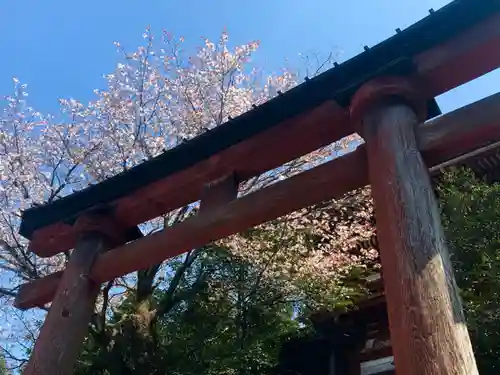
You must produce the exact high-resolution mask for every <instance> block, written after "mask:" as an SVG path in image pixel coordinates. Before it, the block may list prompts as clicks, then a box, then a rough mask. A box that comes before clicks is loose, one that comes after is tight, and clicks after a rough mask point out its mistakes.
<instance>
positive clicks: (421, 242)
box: [351, 78, 478, 375]
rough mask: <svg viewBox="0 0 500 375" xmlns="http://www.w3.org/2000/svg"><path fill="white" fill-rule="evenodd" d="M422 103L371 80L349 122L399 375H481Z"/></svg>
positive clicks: (393, 85) (414, 94)
mask: <svg viewBox="0 0 500 375" xmlns="http://www.w3.org/2000/svg"><path fill="white" fill-rule="evenodd" d="M423 103H424V101H423V100H421V99H420V98H419V91H418V90H416V89H415V88H414V86H412V85H411V84H410V83H408V82H406V81H404V80H402V79H398V78H385V79H377V80H374V81H372V82H370V83H368V84H366V85H365V86H363V87H362V88H361V89H360V90H359V91H358V92H357V93H356V95H355V97H354V98H353V102H352V107H351V115H352V117H353V119H354V120H355V121H356V122H357V123H358V124H359V126H360V128H359V129H360V133H361V134H362V136H363V137H364V139H365V141H366V148H367V157H368V167H369V178H370V183H371V187H372V195H373V198H374V201H375V212H376V221H377V235H378V239H379V244H380V257H381V261H382V269H383V274H384V284H385V293H386V298H387V308H388V315H389V325H390V330H391V339H392V345H393V352H394V357H395V366H396V373H398V374H402V375H444V374H446V375H476V374H478V372H477V368H476V363H475V359H474V355H473V352H472V347H471V343H470V339H469V335H468V332H467V328H466V324H465V321H464V316H463V312H462V306H461V302H460V299H459V295H458V291H457V287H456V284H455V279H454V276H453V270H452V266H451V262H450V259H449V254H448V249H447V247H446V243H445V239H444V235H443V229H442V226H441V222H440V217H439V210H438V204H437V201H436V197H435V195H434V193H433V189H432V186H431V181H430V178H429V173H428V169H427V167H426V165H425V164H424V161H423V159H422V156H421V154H420V152H419V151H418V148H417V143H416V138H415V127H416V126H417V125H418V124H419V122H420V121H422V120H423V119H424V116H423V115H424V114H425V107H424V106H423Z"/></svg>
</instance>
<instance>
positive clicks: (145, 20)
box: [0, 0, 500, 112]
mask: <svg viewBox="0 0 500 375" xmlns="http://www.w3.org/2000/svg"><path fill="white" fill-rule="evenodd" d="M448 2H449V1H448V0H377V1H374V0H349V1H332V0H328V1H327V0H308V1H304V0H303V1H299V0H253V1H248V2H239V3H238V2H234V1H233V2H230V1H228V0H213V1H195V0H191V1H187V0H184V1H173V0H143V1H139V0H125V1H124V0H121V1H119V0H99V1H98V0H86V1H78V2H77V1H67V0H50V1H40V0H16V1H6V0H3V1H2V2H1V6H0V12H1V13H0V14H1V18H0V19H1V22H0V46H1V51H2V58H1V59H0V73H1V74H0V95H5V94H9V93H10V92H11V88H12V77H13V76H16V77H18V78H19V79H20V80H21V81H22V82H23V83H27V84H28V86H29V93H30V98H29V99H30V103H31V104H32V105H33V106H34V107H35V108H36V109H38V110H40V111H42V112H55V111H56V110H57V108H58V103H57V99H58V98H61V97H64V98H68V97H73V98H76V99H79V100H82V101H87V100H89V99H92V95H93V94H92V92H93V90H94V89H95V88H100V87H102V86H103V80H102V78H101V77H102V75H103V74H105V73H109V72H111V71H112V69H113V67H114V65H115V64H116V61H117V59H118V57H119V56H118V54H117V52H116V48H115V47H114V46H113V44H112V43H113V41H120V42H121V43H122V44H123V45H124V46H125V47H126V48H127V49H128V50H131V49H135V47H136V46H138V45H140V44H141V43H142V42H143V40H142V36H141V35H142V31H143V30H144V29H145V28H146V27H147V26H148V25H151V26H152V29H153V30H158V31H159V30H160V29H161V28H164V29H167V30H168V31H170V32H173V33H174V34H176V35H178V36H181V35H182V36H184V37H185V38H186V41H187V43H189V44H191V45H197V44H198V43H199V42H200V37H201V36H206V37H209V38H216V37H217V36H218V35H219V33H220V31H221V30H222V29H223V28H224V27H226V28H227V30H228V31H229V34H230V37H231V39H232V41H233V42H234V43H243V42H247V41H250V40H254V39H259V40H260V41H261V43H262V44H261V48H260V49H259V52H258V54H257V55H256V58H255V62H256V63H257V64H258V65H259V66H260V67H262V68H264V69H266V70H267V71H272V70H277V69H279V68H280V67H281V66H283V65H284V59H285V58H289V59H291V61H292V62H294V61H297V59H298V58H297V55H298V53H300V52H302V53H310V52H319V53H323V54H325V55H326V54H327V53H328V52H329V51H331V50H335V51H337V50H340V51H342V55H341V59H340V60H344V59H347V58H349V57H351V56H354V55H356V54H358V53H360V52H361V51H362V50H363V46H364V45H373V44H376V43H377V42H380V41H382V40H384V39H386V38H387V37H389V36H391V35H392V34H393V33H394V29H395V28H397V27H399V28H405V27H407V26H409V25H411V24H412V23H414V22H415V21H417V20H419V19H420V18H422V17H424V16H426V15H427V12H428V10H429V9H430V8H434V9H438V8H440V7H441V6H443V5H445V4H446V3H448ZM499 78H500V72H495V73H493V74H490V75H488V76H486V77H484V78H483V79H481V80H479V81H476V82H474V83H473V84H470V85H469V86H468V87H467V88H462V89H458V90H455V91H454V92H452V93H449V94H447V95H445V96H444V97H443V98H440V100H439V102H440V105H441V106H442V109H443V110H444V111H449V110H451V109H453V108H456V107H459V106H461V105H463V104H466V103H468V102H471V101H474V100H476V99H478V98H480V97H484V96H486V95H488V94H492V93H494V92H495V91H496V90H497V89H496V87H497V82H500V80H499Z"/></svg>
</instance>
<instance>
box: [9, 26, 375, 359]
mask: <svg viewBox="0 0 500 375" xmlns="http://www.w3.org/2000/svg"><path fill="white" fill-rule="evenodd" d="M143 36H144V45H143V46H141V47H139V48H138V49H136V50H135V51H133V52H129V51H127V49H126V48H125V47H124V46H122V45H121V44H120V43H115V46H116V48H117V49H118V51H119V54H120V59H119V61H120V62H119V63H118V64H117V66H116V69H115V70H114V71H113V72H112V73H111V74H108V75H106V76H105V77H104V78H105V82H106V85H105V87H104V88H103V89H99V90H95V98H94V100H92V101H91V102H89V103H82V102H80V101H78V100H75V99H61V100H60V109H61V110H60V112H59V113H57V114H56V115H44V114H41V113H39V112H37V111H36V110H35V109H33V108H31V107H30V106H29V105H28V102H27V93H26V90H27V88H26V85H24V84H22V83H20V82H19V81H18V80H17V79H14V93H13V94H12V95H10V96H7V97H5V105H4V109H3V112H2V114H1V115H0V116H1V117H0V269H1V276H0V298H1V299H2V302H1V304H2V305H3V306H7V305H9V304H11V302H12V298H13V297H14V296H15V293H16V291H17V288H18V287H19V285H20V284H21V283H24V282H27V281H30V280H33V279H37V278H40V277H43V276H44V275H47V274H50V273H52V272H55V271H57V270H60V269H62V268H63V267H64V265H65V263H66V262H67V259H68V256H69V252H68V253H65V254H61V255H59V256H55V257H52V258H49V259H42V258H38V257H36V256H35V255H34V254H32V253H30V252H29V251H28V250H27V241H26V240H25V239H23V238H22V237H21V236H19V234H18V227H19V224H20V212H21V211H22V210H23V209H26V208H28V207H30V206H32V205H37V204H43V203H45V202H51V201H53V200H56V199H58V198H60V197H62V196H65V195H68V194H71V193H72V192H74V191H78V190H81V189H83V188H84V187H86V186H88V185H89V184H95V183H98V182H99V181H102V180H103V179H106V178H108V177H110V176H113V175H115V174H117V173H120V172H123V171H126V170H128V169H130V168H131V167H133V166H134V165H137V164H139V163H141V162H143V161H145V160H150V159H152V158H154V157H155V156H157V155H159V154H160V153H162V152H163V151H164V150H165V149H170V148H173V147H175V146H176V145H178V144H180V143H182V142H185V141H186V140H188V139H191V138H193V137H196V136H197V135H199V134H201V133H203V132H205V131H207V130H210V129H212V128H214V127H217V126H219V125H220V124H222V123H224V122H225V121H227V119H228V118H230V117H236V116H238V115H239V114H241V113H243V112H245V111H247V110H249V109H251V107H252V105H258V104H261V103H263V102H265V101H267V100H269V99H270V98H272V97H274V96H275V95H277V94H278V93H279V92H284V91H286V90H288V89H290V88H291V87H293V86H295V85H296V84H297V82H298V80H299V77H298V75H297V74H294V73H293V71H291V70H289V69H283V70H282V71H280V72H278V73H276V74H271V75H265V74H264V73H263V71H261V70H259V69H257V68H256V67H255V66H254V64H253V62H252V60H251V58H252V56H253V54H254V53H255V51H256V50H257V49H258V46H259V43H258V42H256V41H255V42H250V43H247V44H244V45H240V46H236V47H233V48H232V47H231V46H230V43H229V40H228V34H227V33H226V32H223V33H222V34H221V36H220V38H219V40H218V41H217V42H215V43H214V42H212V41H210V40H208V39H204V40H203V44H202V46H201V47H200V48H199V49H198V50H197V51H196V53H194V54H189V53H187V52H186V51H185V50H184V47H183V46H184V43H183V42H184V40H183V38H176V37H174V36H173V35H171V34H169V33H167V32H162V33H161V34H160V35H159V37H158V38H156V39H155V38H154V36H153V34H152V32H151V31H150V30H149V29H148V30H146V31H145V33H144V35H143ZM327 66H328V60H327V61H325V62H321V64H320V65H319V67H318V69H317V72H319V71H320V70H321V69H324V68H325V67H327ZM354 139H356V136H355V135H353V136H352V137H349V138H347V139H344V140H342V141H341V142H339V143H338V144H336V145H332V146H330V147H327V148H325V149H322V150H319V151H316V152H314V153H312V154H309V155H306V156H305V157H302V158H299V159H297V160H294V161H292V162H290V163H288V164H286V165H285V166H283V167H280V168H279V170H278V171H272V172H268V173H265V174H263V175H261V176H258V177H255V178H253V179H252V180H250V181H247V182H246V183H245V185H244V186H243V187H242V189H243V191H244V192H248V191H251V190H252V189H257V188H260V187H262V186H265V185H267V184H270V183H272V182H274V181H275V180H276V178H284V177H285V178H286V177H287V176H290V175H292V174H294V173H298V172H300V171H301V170H304V169H307V168H308V167H310V166H311V165H312V164H315V163H318V162H321V160H324V158H325V157H327V156H329V155H330V154H331V153H332V152H334V151H333V150H337V151H338V150H339V149H340V150H342V149H343V148H344V147H345V146H346V145H347V144H349V142H350V141H352V140H354ZM346 199H347V200H348V201H339V202H329V203H328V204H325V205H321V206H318V207H315V208H313V209H310V210H304V211H301V212H299V213H294V214H292V215H289V216H287V217H285V218H281V219H280V220H277V221H275V222H272V223H269V224H266V225H263V226H261V227H259V228H257V229H255V230H251V231H248V232H246V233H243V234H240V235H236V236H233V237H231V238H229V239H226V240H224V241H221V242H220V244H219V245H221V246H224V247H226V248H228V249H230V250H231V251H232V252H233V253H234V254H235V255H236V256H238V257H241V258H242V259H245V260H246V261H250V262H252V263H254V264H255V265H257V266H258V267H260V268H261V270H262V277H260V278H257V279H258V280H259V281H260V280H261V279H264V278H268V279H272V278H279V279H280V280H284V281H285V284H284V285H287V288H288V289H287V292H286V293H289V294H294V295H300V296H302V297H304V296H306V295H308V294H309V295H312V294H314V291H313V289H314V288H316V287H318V285H323V288H330V287H332V285H333V284H335V283H336V282H338V281H339V280H340V278H341V277H342V276H343V275H345V274H346V273H348V272H350V271H352V270H353V269H354V268H363V267H365V268H366V266H367V263H366V259H375V258H376V256H377V255H376V253H375V252H373V251H368V252H366V253H363V254H359V253H356V254H353V253H352V252H350V248H351V247H352V246H351V245H353V246H354V243H352V242H353V241H352V238H351V239H349V238H350V236H351V234H352V233H353V232H355V233H356V236H357V237H356V238H358V237H359V238H368V237H370V236H371V235H372V232H371V222H370V220H371V210H372V208H371V204H370V200H369V198H368V197H367V195H366V194H357V195H353V196H351V197H347V198H346ZM351 201H355V202H356V204H358V205H360V207H361V208H362V210H361V211H360V212H361V213H359V214H358V213H356V214H352V213H351V214H350V215H347V216H348V217H347V216H346V222H347V223H348V224H346V223H337V222H334V219H333V217H334V216H335V215H337V213H338V212H337V211H342V210H343V209H342V206H343V205H344V204H345V203H346V202H348V203H349V202H351ZM342 202H343V203H342ZM366 202H368V203H366ZM351 203H352V202H351ZM196 210H197V207H196V205H190V206H186V207H183V208H180V209H178V210H175V211H174V212H170V213H167V214H166V215H164V216H163V217H160V218H156V219H154V220H152V221H150V222H148V223H145V224H144V225H142V227H141V229H142V230H143V231H144V233H145V234H148V233H151V232H153V231H156V230H160V229H162V228H163V227H164V226H166V225H175V224H176V223H178V222H180V221H182V220H184V219H185V218H186V217H188V216H189V215H192V214H194V213H195V212H196ZM354 242H355V241H354ZM204 254H205V253H204V250H203V249H193V250H191V251H190V252H188V253H187V254H185V255H183V256H182V257H180V258H179V259H176V260H175V261H176V262H178V261H179V260H180V261H181V262H182V264H183V266H181V267H178V266H176V267H172V266H171V263H170V262H165V263H163V264H159V265H156V266H154V267H151V268H150V269H147V270H143V271H139V272H137V273H136V274H134V275H128V276H126V277H123V278H120V279H119V280H114V281H112V282H110V283H108V284H106V285H104V286H103V288H102V289H103V290H102V294H101V297H100V299H99V303H98V308H97V310H96V314H95V317H94V318H95V319H94V320H93V323H92V329H94V330H103V329H105V324H106V319H107V318H108V317H109V314H110V313H112V311H113V308H114V307H116V306H117V304H119V302H120V301H121V300H123V298H124V297H126V296H130V295H131V294H133V295H135V298H136V301H137V302H138V303H140V306H141V309H142V310H141V311H147V313H148V314H149V315H148V316H150V318H151V319H150V322H151V324H153V323H154V322H155V321H156V320H157V319H160V318H161V316H159V314H160V313H161V314H165V313H167V312H168V311H165V309H163V310H162V309H158V308H157V307H158V306H157V305H156V303H157V301H153V300H152V299H151V296H152V294H153V292H154V290H155V289H157V288H163V289H165V290H167V291H168V293H167V294H166V297H165V298H170V299H172V296H174V295H175V293H176V288H177V286H178V285H179V284H180V283H181V281H182V280H183V277H184V275H185V273H186V270H187V269H188V268H189V266H190V265H192V264H194V263H195V261H196V260H197V259H198V258H199V257H203V256H204ZM200 277H205V276H204V275H201V276H200ZM306 280H309V281H310V280H312V281H317V283H316V284H314V283H311V282H306ZM197 282H198V281H197V280H194V281H193V287H194V286H196V285H197ZM313 284H314V285H315V286H314V288H313V287H312V286H311V285H313ZM304 285H308V288H309V289H308V288H305V287H304ZM311 293H312V294H311ZM320 294H321V293H317V291H316V293H315V295H316V296H318V295H320ZM160 305H161V302H160ZM172 307H173V306H171V305H170V308H172ZM2 313H3V314H6V319H7V321H8V322H9V327H8V328H7V329H6V330H4V332H2V335H3V336H2V340H3V341H4V342H2V343H0V344H1V345H2V347H3V348H4V349H3V350H4V355H5V357H6V358H7V360H10V361H11V360H21V361H20V362H19V361H18V362H19V363H22V357H23V356H22V354H20V353H19V350H17V353H14V352H13V351H12V350H11V347H10V346H8V345H7V344H5V343H6V342H8V341H9V339H10V338H11V336H12V335H13V334H17V335H18V337H20V338H21V339H20V340H17V342H16V345H17V348H19V345H24V346H26V347H29V343H30V342H31V340H32V339H33V337H34V336H35V335H36V331H37V328H38V323H37V322H38V321H39V320H40V319H41V318H42V317H43V311H42V312H36V313H33V312H30V313H27V315H20V314H19V313H17V312H16V313H14V311H13V310H12V309H10V308H5V309H4V310H3V311H2ZM155 314H156V315H155ZM20 333H22V335H19V334H20ZM24 354H25V353H24Z"/></svg>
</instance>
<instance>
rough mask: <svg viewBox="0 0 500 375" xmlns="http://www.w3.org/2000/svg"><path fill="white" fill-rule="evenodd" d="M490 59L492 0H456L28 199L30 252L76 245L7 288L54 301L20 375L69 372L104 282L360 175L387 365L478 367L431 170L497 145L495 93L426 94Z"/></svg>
mask: <svg viewBox="0 0 500 375" xmlns="http://www.w3.org/2000/svg"><path fill="white" fill-rule="evenodd" d="M499 66H500V1H499V0H482V1H480V2H479V1H478V0H455V1H454V2H452V3H450V4H449V5H447V6H445V7H443V8H442V9H440V10H438V11H435V12H434V11H432V12H430V14H429V15H428V16H427V17H426V18H424V19H422V20H421V21H419V22H417V23H416V24H414V25H412V26H410V27H408V28H407V29H405V30H399V29H398V30H397V32H396V34H395V35H394V36H392V37H391V38H389V39H387V40H386V41H384V42H382V43H380V44H378V45H376V46H373V47H371V48H369V47H366V48H365V51H364V52H363V53H361V54H360V55H358V56H356V57H354V58H352V59H350V60H348V61H346V62H344V63H342V64H336V66H335V67H333V68H332V69H330V70H328V71H326V72H325V73H322V74H321V75H319V76H317V77H314V78H311V79H307V80H306V81H305V82H304V83H303V84H301V85H299V86H297V87H296V88H294V89H292V90H290V91H288V92H286V93H283V94H280V95H279V96H278V97H276V98H274V99H272V100H270V101H269V102H267V103H264V104H262V105H260V106H257V107H255V108H253V109H252V110H250V111H249V112H246V113H244V114H242V115H241V116H239V117H237V118H234V119H230V120H228V121H227V122H226V123H224V124H223V125H221V126H219V127H218V128H215V129H213V130H211V131H208V132H206V133H204V134H202V135H200V136H198V137H196V138H194V139H192V140H190V141H187V142H185V143H183V144H181V145H179V146H177V147H175V148H173V149H171V150H168V151H166V152H165V153H163V154H162V155H160V156H158V157H156V158H154V159H153V160H150V161H147V162H145V163H143V164H140V165H138V166H136V167H134V168H132V169H130V170H128V171H126V172H124V173H122V174H119V175H117V176H115V177H112V178H109V179H107V180H105V181H103V182H101V183H99V184H96V185H93V186H89V187H88V188H86V189H85V190H82V191H80V192H77V193H74V194H72V195H69V196H66V197H64V198H62V199H59V200H57V201H54V202H51V203H50V204H46V205H43V206H37V207H33V208H31V209H29V210H27V211H25V212H24V213H23V217H22V225H21V229H20V232H21V234H22V235H23V236H24V237H26V238H27V239H29V240H30V249H31V251H33V252H34V253H35V254H37V255H39V256H41V257H50V256H53V255H56V254H58V253H60V252H63V251H68V250H70V249H74V250H73V251H72V253H71V257H70V260H69V262H68V264H67V266H66V269H65V270H64V271H63V272H59V273H55V274H52V275H49V276H46V277H44V278H41V279H39V280H35V281H33V282H30V283H27V284H25V285H23V286H22V287H21V288H20V290H19V293H18V296H17V299H16V306H17V307H19V308H21V309H27V308H32V307H35V306H40V305H44V304H47V303H49V302H52V303H51V306H50V310H49V312H48V315H47V317H46V320H45V323H44V325H43V327H42V328H41V330H40V334H39V337H38V340H37V342H36V344H35V346H34V349H33V352H32V355H31V358H30V360H29V362H28V364H27V366H26V368H25V369H24V374H25V375H57V374H60V375H69V374H71V373H72V371H73V366H74V364H75V361H76V359H77V356H78V353H79V350H80V347H81V345H82V342H83V340H84V338H85V335H86V333H87V328H88V324H89V320H90V318H91V315H92V312H93V309H94V304H95V301H96V297H97V294H98V292H99V290H100V285H101V283H103V282H106V281H109V280H113V279H114V278H117V277H120V276H123V275H126V274H129V273H131V272H134V271H137V270H141V269H145V268H147V267H149V266H152V265H154V264H158V263H160V262H162V261H164V260H165V259H168V258H170V257H173V256H176V255H179V254H181V253H183V252H185V251H188V250H190V249H193V248H196V247H200V246H203V245H205V244H207V243H209V242H210V241H214V240H217V239H220V238H223V237H226V236H229V235H232V234H234V233H238V232H240V231H243V230H245V229H248V228H250V227H253V226H256V225H259V224H261V223H263V222H266V221H269V220H273V219H275V218H277V217H280V216H282V215H285V214H287V213H290V212H292V211H295V210H297V209H301V208H305V207H308V206H310V205H313V204H316V203H319V202H322V201H327V200H330V199H334V198H340V197H342V196H343V195H344V194H345V193H347V192H349V191H351V190H353V189H357V188H360V187H363V186H366V185H368V184H370V185H371V189H372V195H373V198H374V203H375V211H376V223H377V236H378V244H379V249H380V257H381V263H382V269H383V280H384V295H385V297H384V301H385V302H384V303H386V305H387V309H386V310H387V316H388V327H389V331H390V338H391V342H392V354H393V356H394V364H395V371H396V373H397V374H401V375H442V374H449V375H475V374H477V368H476V364H475V360H474V355H473V351H472V347H471V343H470V339H469V335H468V332H467V328H466V325H465V321H464V316H463V312H462V307H461V303H460V299H459V297H458V292H457V287H456V285H455V280H454V276H453V271H452V268H451V264H450V260H449V256H448V250H447V248H446V244H445V240H444V235H443V230H442V227H441V223H440V218H439V212H438V206H437V203H436V197H435V195H434V192H433V188H432V182H431V177H430V173H429V169H431V170H432V168H434V167H435V166H437V165H442V163H450V160H452V161H451V163H453V160H455V161H456V160H460V158H462V157H463V155H464V154H467V153H475V154H481V153H483V152H491V150H493V149H495V147H497V145H498V142H500V95H498V94H497V95H493V96H491V97H489V98H486V99H483V100H481V101H479V102H476V103H473V104H470V105H468V106H466V107H464V108H461V109H458V110H456V111H454V112H451V113H448V114H445V115H443V116H439V114H440V113H439V109H438V107H437V105H436V102H435V97H437V96H439V95H441V94H443V93H445V92H447V91H449V90H452V89H454V88H456V87H458V86H460V85H462V84H464V83H466V82H468V81H471V80H473V79H476V78H477V77H479V76H481V75H484V74H486V73H488V72H491V71H493V70H494V69H496V68H498V67H499ZM354 132H358V133H359V134H360V135H361V136H362V137H363V138H364V141H365V143H364V144H363V145H361V146H360V147H358V148H357V149H356V150H355V151H354V152H351V153H348V154H345V155H343V156H341V157H338V158H336V159H333V160H329V161H325V163H324V164H322V165H319V166H317V167H314V168H311V169H309V170H307V171H305V172H303V173H300V174H298V175H295V176H293V177H290V178H288V179H286V180H283V181H279V182H277V183H275V184H273V185H271V186H268V187H266V188H263V189H260V190H257V191H255V192H252V193H250V194H248V195H245V196H241V197H239V196H238V185H239V183H241V182H243V181H246V180H248V179H250V178H252V177H254V176H257V175H260V174H262V173H264V172H266V171H269V170H272V169H274V168H277V167H279V166H281V165H282V164H284V163H286V162H288V161H290V160H293V159H295V158H297V157H300V156H302V155H305V154H307V153H309V152H311V151H314V150H316V149H318V148H321V147H324V146H327V145H329V144H331V143H333V142H335V141H337V140H339V139H341V138H342V137H345V136H347V135H349V134H352V133H354ZM457 158H458V159H457ZM199 200H201V208H202V209H201V210H200V211H199V213H198V214H197V215H196V216H194V217H190V218H188V219H186V220H185V221H183V222H181V223H178V224H176V225H174V226H172V227H168V228H165V229H164V230H162V231H160V232H157V233H154V234H152V235H148V236H141V234H140V231H139V230H138V227H137V226H138V225H139V224H141V223H144V222H146V221H148V220H150V219H153V218H155V217H158V216H161V215H162V214H165V213H167V212H170V211H171V210H174V209H177V208H179V207H182V206H184V205H186V204H190V203H192V202H196V201H199ZM337 360H342V359H341V358H340V359H339V358H337ZM352 371H353V372H352V375H355V374H356V372H357V373H358V374H359V372H360V366H357V367H356V366H355V368H354V370H352Z"/></svg>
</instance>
